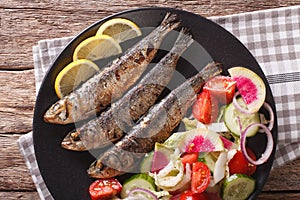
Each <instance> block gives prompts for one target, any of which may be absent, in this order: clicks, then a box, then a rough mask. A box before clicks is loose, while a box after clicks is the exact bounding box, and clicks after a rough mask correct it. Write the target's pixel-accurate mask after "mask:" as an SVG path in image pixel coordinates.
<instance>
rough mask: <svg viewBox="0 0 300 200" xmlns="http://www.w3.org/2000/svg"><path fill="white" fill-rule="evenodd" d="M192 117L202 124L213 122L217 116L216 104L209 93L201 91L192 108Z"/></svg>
mask: <svg viewBox="0 0 300 200" xmlns="http://www.w3.org/2000/svg"><path fill="white" fill-rule="evenodd" d="M192 112H193V116H194V117H195V118H196V119H197V120H198V121H200V122H202V123H204V124H210V123H211V122H214V121H215V120H216V119H217V117H218V114H219V107H218V102H217V100H216V99H215V97H213V96H211V95H210V92H209V91H202V92H201V93H200V94H199V95H198V97H197V101H196V102H195V103H194V105H193V108H192Z"/></svg>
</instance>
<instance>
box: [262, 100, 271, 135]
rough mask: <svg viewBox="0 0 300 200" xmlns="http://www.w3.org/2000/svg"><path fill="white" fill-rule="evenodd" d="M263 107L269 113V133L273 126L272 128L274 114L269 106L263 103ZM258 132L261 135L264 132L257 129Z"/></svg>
mask: <svg viewBox="0 0 300 200" xmlns="http://www.w3.org/2000/svg"><path fill="white" fill-rule="evenodd" d="M263 106H264V108H265V109H266V110H267V111H268V112H269V116H270V120H269V121H268V122H269V125H268V129H269V130H270V131H271V130H272V129H273V126H274V112H273V110H272V108H271V106H270V104H268V103H267V102H265V103H264V104H263ZM259 132H260V133H263V132H264V130H263V129H259Z"/></svg>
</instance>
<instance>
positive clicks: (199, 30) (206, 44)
mask: <svg viewBox="0 0 300 200" xmlns="http://www.w3.org/2000/svg"><path fill="white" fill-rule="evenodd" d="M168 11H169V12H173V13H177V14H178V15H179V17H180V20H181V22H182V25H183V26H185V27H188V28H190V29H191V32H192V35H193V38H194V39H195V40H196V41H197V42H198V43H199V44H201V45H202V46H203V48H205V50H206V51H207V52H208V53H209V54H210V56H211V58H212V59H213V60H214V61H217V62H221V63H223V65H224V71H225V74H226V70H227V69H228V68H230V67H233V66H244V67H247V68H249V69H251V70H253V71H254V72H256V73H257V74H258V75H259V76H260V77H261V78H262V79H263V80H264V82H265V84H266V86H267V99H266V101H267V102H268V103H269V104H270V105H271V106H272V108H273V110H274V111H275V104H274V100H273V96H272V93H271V90H270V87H269V84H268V82H267V80H266V77H265V75H264V74H263V72H262V70H261V68H260V67H259V65H258V63H257V62H256V60H255V58H254V57H253V56H252V55H251V53H250V52H249V51H248V50H247V49H246V48H245V46H244V45H243V44H242V43H240V42H239V41H238V40H237V39H236V38H235V37H234V36H233V35H231V34H230V33H229V32H227V31H226V30H224V29H223V28H222V27H220V26H219V25H217V24H215V23H213V22H211V21H210V20H208V19H206V18H204V17H201V16H199V15H195V14H192V13H189V12H186V11H182V10H176V9H171V8H143V9H137V10H130V11H125V12H122V13H118V14H116V15H113V16H109V17H107V18H105V19H103V20H100V21H99V22H97V23H95V24H93V25H91V26H90V27H89V28H87V29H86V30H84V31H83V32H82V33H80V34H79V35H78V36H77V37H75V39H73V40H72V41H71V42H70V43H69V44H68V45H67V46H66V48H65V49H64V50H63V51H62V52H61V53H60V55H59V56H58V57H57V58H56V60H55V62H54V63H53V65H52V66H51V68H50V70H49V71H48V73H47V75H46V77H45V79H44V81H43V83H42V86H41V89H40V92H39V94H38V97H37V101H36V106H35V111H34V119H33V139H34V148H35V153H36V158H37V162H38V166H39V169H40V171H41V174H42V176H43V179H44V181H45V183H46V185H47V187H48V189H49V190H50V192H51V194H52V195H53V197H54V198H55V199H63V200H67V199H73V200H74V199H80V200H84V199H89V194H88V187H89V185H90V183H91V182H92V181H93V179H90V178H89V177H88V175H87V173H86V169H87V168H88V167H89V165H90V164H91V163H92V162H93V161H94V157H93V156H92V155H91V154H90V153H88V152H72V151H67V150H64V149H62V148H61V147H60V142H61V141H62V139H63V138H64V136H65V134H66V133H67V132H68V131H69V130H71V129H72V128H73V127H74V125H73V124H71V125H65V126H62V125H52V124H48V123H45V122H44V121H43V115H44V113H45V111H46V110H47V108H49V106H50V105H52V104H53V103H54V102H55V101H57V97H56V95H55V91H54V87H53V85H54V80H55V77H56V75H57V74H58V73H59V71H60V70H61V69H62V68H63V67H64V66H66V65H67V64H68V63H69V62H71V61H72V53H73V51H74V48H75V47H76V45H78V44H79V43H80V42H81V41H82V40H84V39H85V38H87V37H90V36H92V35H94V34H95V33H96V31H97V29H98V28H99V26H100V24H101V23H103V21H105V20H108V19H111V18H114V17H124V18H128V19H130V20H132V21H134V22H135V23H136V24H137V25H138V26H139V27H156V26H158V25H159V24H160V22H161V20H162V18H163V17H164V15H165V14H166V12H168ZM209 61H210V60H209V58H207V60H206V59H203V60H202V61H200V64H199V65H202V66H201V67H203V66H204V65H205V64H206V62H209ZM201 62H202V63H201ZM178 70H179V71H182V72H187V74H190V75H191V74H193V73H194V72H193V70H194V69H191V68H188V67H183V66H179V69H178ZM275 119H277V118H276V112H275ZM272 134H273V138H274V141H275V145H276V141H277V121H275V125H274V128H273V130H272ZM249 145H250V146H251V147H252V148H253V149H255V152H260V153H261V152H263V151H264V148H265V145H266V140H265V137H264V136H263V135H262V134H258V135H257V136H256V137H254V138H252V139H251V140H250V141H249ZM274 150H275V146H274ZM274 150H273V153H272V155H271V157H270V158H269V160H268V162H267V163H265V164H263V165H261V166H259V167H258V168H257V171H256V173H255V175H254V177H255V179H256V181H257V182H256V183H257V185H256V190H255V192H254V193H253V194H252V195H251V197H250V198H249V199H255V197H256V196H257V195H258V194H259V192H260V191H261V189H262V187H263V185H264V183H265V181H266V179H267V177H268V175H269V171H270V169H271V166H272V163H273V159H274V153H275V152H274Z"/></svg>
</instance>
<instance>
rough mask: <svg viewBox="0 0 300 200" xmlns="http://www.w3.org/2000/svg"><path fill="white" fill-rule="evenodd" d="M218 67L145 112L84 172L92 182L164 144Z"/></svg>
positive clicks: (209, 68)
mask: <svg viewBox="0 0 300 200" xmlns="http://www.w3.org/2000/svg"><path fill="white" fill-rule="evenodd" d="M221 71H222V68H221V65H219V64H215V63H209V64H208V65H207V66H206V67H205V68H204V69H203V70H201V72H199V73H198V74H197V75H195V76H193V77H192V78H190V79H188V80H187V81H185V82H184V83H183V84H181V85H180V86H179V87H177V88H176V89H175V90H173V91H172V92H171V93H170V94H169V95H168V96H167V97H166V98H165V99H163V100H162V101H161V102H160V103H158V104H157V105H155V106H154V107H153V108H152V109H150V110H149V112H148V114H147V115H145V116H144V117H143V118H142V119H141V121H140V123H139V124H137V125H136V126H134V127H133V128H132V129H131V131H130V132H129V133H128V134H127V135H126V136H125V137H124V138H123V139H122V140H120V141H119V142H117V143H116V144H115V145H114V146H112V147H111V148H110V149H108V150H107V151H106V152H105V153H104V154H103V155H101V156H100V157H99V158H98V159H97V160H96V161H95V162H93V163H92V164H91V166H90V167H89V169H88V170H87V172H88V174H89V176H91V177H94V178H109V177H114V176H118V175H121V174H123V173H125V172H124V171H125V170H124V169H126V170H127V172H129V171H130V170H133V169H134V167H135V165H136V164H137V163H138V161H139V159H140V158H142V157H143V156H144V155H145V153H147V152H149V151H151V150H152V149H153V148H154V145H155V142H164V141H165V140H166V139H167V138H168V137H169V136H170V135H171V133H172V131H173V129H174V128H175V127H176V126H177V125H178V124H179V123H180V121H181V120H182V118H183V117H184V115H185V114H186V112H187V110H188V108H189V107H190V106H191V105H192V103H193V102H194V101H195V100H196V94H197V93H198V92H199V91H200V90H201V88H202V87H203V85H204V83H205V81H207V80H208V79H209V78H211V77H213V76H216V75H219V74H220V73H221Z"/></svg>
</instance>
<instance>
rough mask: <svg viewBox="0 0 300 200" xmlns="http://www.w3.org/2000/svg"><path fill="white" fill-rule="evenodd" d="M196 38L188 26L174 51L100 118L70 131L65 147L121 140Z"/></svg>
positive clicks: (86, 147) (80, 148) (89, 146)
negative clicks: (189, 32) (193, 37)
mask: <svg viewBox="0 0 300 200" xmlns="http://www.w3.org/2000/svg"><path fill="white" fill-rule="evenodd" d="M192 42H193V39H192V38H191V35H190V34H187V29H182V30H181V32H180V33H179V36H178V38H177V40H176V42H175V44H174V46H173V48H172V49H171V50H170V52H169V53H168V54H167V55H166V56H165V57H163V58H162V59H161V60H160V62H159V63H157V64H156V66H155V67H154V68H153V69H151V71H150V72H149V73H147V74H146V75H145V77H143V79H142V80H141V81H140V82H139V83H138V84H137V85H136V86H135V87H133V88H132V89H131V90H129V91H128V92H127V93H126V94H125V95H124V97H122V98H121V99H120V100H118V101H117V102H116V103H114V104H113V105H112V107H111V108H110V109H108V110H107V111H105V112H103V113H101V115H100V116H99V117H98V118H96V119H92V120H90V121H89V122H87V123H86V124H84V125H83V126H81V127H79V128H77V129H76V130H74V131H72V132H70V133H68V134H67V136H66V137H65V138H64V140H63V141H62V147H63V148H65V149H69V150H75V151H85V150H89V149H95V148H102V147H105V146H107V145H108V144H112V142H116V141H117V140H119V139H120V138H121V137H122V136H123V135H124V133H125V132H126V131H127V130H126V129H127V128H128V127H132V126H133V125H134V121H136V120H138V119H139V118H140V117H141V116H142V115H143V114H145V113H146V112H147V111H148V109H149V108H150V107H151V106H152V105H153V104H154V103H155V101H156V100H157V98H158V96H159V95H160V94H161V92H162V91H163V89H164V88H165V86H166V85H167V84H168V82H169V81H170V79H171V77H172V75H173V72H174V70H175V68H176V65H177V61H178V60H179V57H180V55H181V54H182V53H183V52H184V51H185V50H186V49H187V48H188V47H189V46H190V45H191V43H192Z"/></svg>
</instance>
